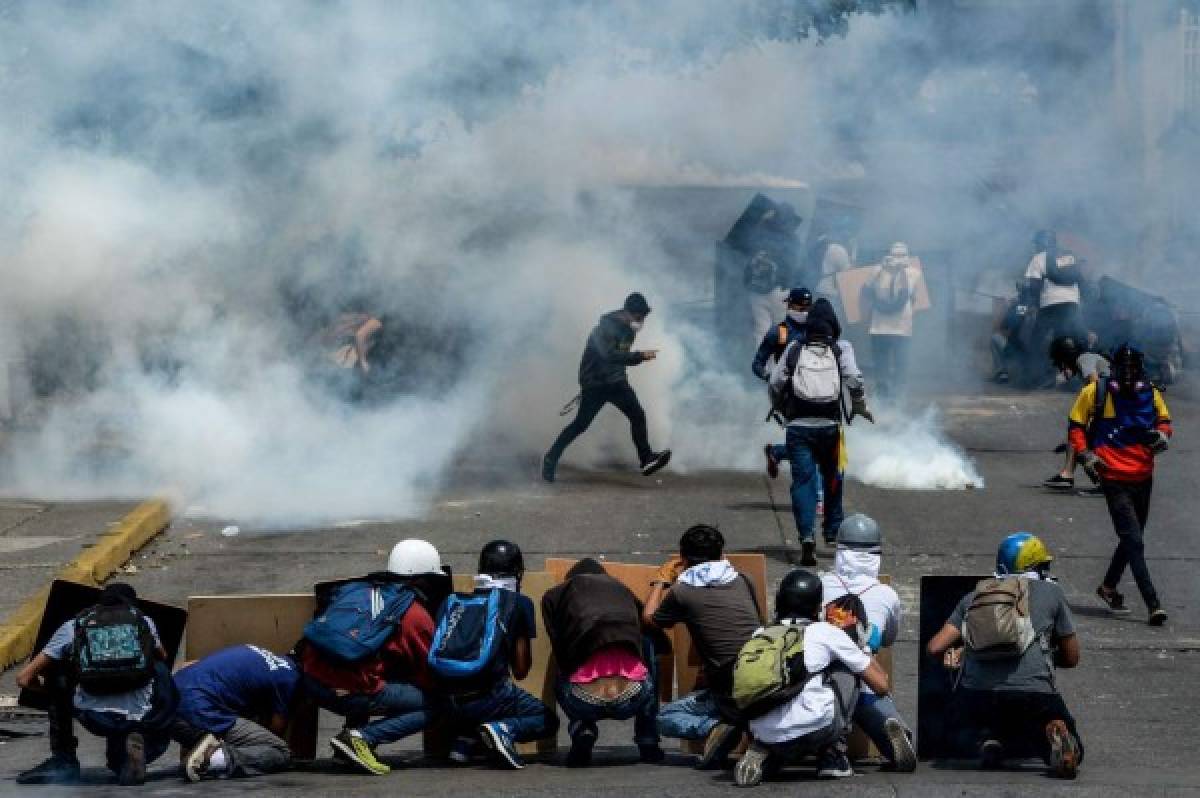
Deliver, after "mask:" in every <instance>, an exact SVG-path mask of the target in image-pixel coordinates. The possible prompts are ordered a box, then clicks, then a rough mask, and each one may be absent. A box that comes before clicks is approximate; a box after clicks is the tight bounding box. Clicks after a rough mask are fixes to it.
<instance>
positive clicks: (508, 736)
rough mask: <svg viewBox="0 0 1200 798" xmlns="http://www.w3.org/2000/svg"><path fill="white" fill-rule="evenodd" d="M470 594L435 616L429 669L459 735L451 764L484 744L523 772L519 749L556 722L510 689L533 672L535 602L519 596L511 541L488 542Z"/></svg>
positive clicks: (550, 732)
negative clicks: (476, 746)
mask: <svg viewBox="0 0 1200 798" xmlns="http://www.w3.org/2000/svg"><path fill="white" fill-rule="evenodd" d="M478 570H479V573H478V575H477V576H476V577H475V592H474V593H471V594H469V595H458V594H453V595H451V596H450V597H449V598H448V599H446V602H445V603H444V604H443V605H442V608H441V610H440V612H439V613H438V623H437V632H436V633H435V635H434V639H433V647H432V649H431V651H430V654H429V664H430V666H431V667H432V669H433V670H434V672H435V673H436V674H437V676H438V682H439V689H440V691H441V692H442V693H443V694H444V700H445V702H446V704H447V707H448V709H449V713H450V717H451V723H452V725H453V726H454V727H455V730H456V732H457V734H458V737H457V739H456V740H455V741H454V747H453V749H452V750H451V752H450V759H451V760H452V761H454V762H458V763H464V762H467V761H469V759H470V757H471V752H472V750H473V749H474V747H475V743H476V741H482V743H483V745H484V746H485V747H487V748H488V749H489V750H490V751H491V752H492V754H493V756H494V759H495V761H496V763H497V764H499V765H500V766H501V767H504V768H509V769H512V770H518V769H520V768H523V767H525V763H524V762H523V761H522V760H521V756H520V754H518V753H517V745H516V744H517V743H524V742H532V741H533V740H541V739H543V738H545V737H552V736H554V735H555V734H556V733H557V732H558V716H557V715H555V713H554V710H553V709H551V708H549V707H547V706H546V705H545V704H544V703H542V702H541V700H539V699H538V698H537V697H535V696H533V695H530V694H529V693H527V692H526V691H524V690H522V689H521V688H520V687H518V686H517V685H516V684H515V683H514V681H513V680H514V679H524V678H525V677H526V676H528V675H529V671H530V669H531V668H532V667H533V652H532V648H531V646H530V640H532V639H533V638H534V637H536V636H537V616H536V614H535V613H534V607H533V602H532V601H530V600H529V597H527V596H523V595H521V594H520V593H519V592H518V591H519V590H520V588H521V578H522V577H523V576H524V575H525V559H524V557H523V556H522V554H521V549H520V548H518V547H517V545H516V544H515V543H510V542H508V541H506V540H493V541H492V542H490V543H488V544H487V545H486V546H484V547H483V550H482V551H481V552H480V554H479V569H478Z"/></svg>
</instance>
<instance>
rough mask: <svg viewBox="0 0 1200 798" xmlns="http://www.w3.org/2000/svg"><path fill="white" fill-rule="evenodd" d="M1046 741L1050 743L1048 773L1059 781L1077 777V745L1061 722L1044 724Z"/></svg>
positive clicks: (1053, 721)
mask: <svg viewBox="0 0 1200 798" xmlns="http://www.w3.org/2000/svg"><path fill="white" fill-rule="evenodd" d="M1046 741H1047V742H1048V743H1050V773H1051V774H1052V775H1054V776H1057V777H1058V778H1060V779H1073V778H1075V777H1076V776H1078V775H1079V744H1078V743H1076V742H1075V737H1074V736H1073V735H1072V734H1071V732H1070V731H1069V730H1068V729H1067V724H1065V723H1063V722H1062V721H1061V720H1052V721H1050V722H1049V723H1047V724H1046Z"/></svg>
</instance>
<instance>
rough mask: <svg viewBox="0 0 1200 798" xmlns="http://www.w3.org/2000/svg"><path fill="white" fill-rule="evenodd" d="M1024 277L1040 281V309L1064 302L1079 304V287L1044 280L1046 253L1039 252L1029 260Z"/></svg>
mask: <svg viewBox="0 0 1200 798" xmlns="http://www.w3.org/2000/svg"><path fill="white" fill-rule="evenodd" d="M1025 277H1026V278H1028V279H1030V280H1041V281H1042V299H1041V304H1040V306H1041V307H1043V308H1044V307H1047V306H1049V305H1061V304H1063V303H1065V302H1074V303H1076V304H1079V285H1078V284H1075V285H1059V284H1058V283H1056V282H1053V281H1051V280H1047V279H1046V253H1045V252H1039V253H1038V254H1036V255H1034V256H1033V257H1032V258H1030V259H1029V266H1028V267H1027V268H1026V269H1025Z"/></svg>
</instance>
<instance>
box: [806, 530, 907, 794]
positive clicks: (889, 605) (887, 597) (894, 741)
mask: <svg viewBox="0 0 1200 798" xmlns="http://www.w3.org/2000/svg"><path fill="white" fill-rule="evenodd" d="M882 556H883V533H882V532H881V531H880V529H879V524H877V523H875V519H873V518H871V517H870V516H866V515H863V514H862V513H855V514H854V515H852V516H850V517H849V518H847V519H846V520H845V521H843V522H842V526H841V527H840V528H839V529H838V535H837V551H836V553H835V554H834V558H833V563H834V565H833V571H831V572H829V573H825V574H822V575H821V583H822V588H823V589H824V595H825V599H824V600H825V604H826V606H829V605H830V604H831V602H838V601H841V600H844V599H843V597H845V596H855V597H857V598H858V600H859V601H861V602H862V607H863V609H864V611H865V612H866V616H867V617H866V619H865V620H866V621H868V622H869V623H870V626H869V628H868V630H867V632H868V635H867V643H868V646H869V647H870V649H871V652H872V653H876V652H878V651H879V650H880V649H881V648H888V647H890V646H891V645H892V644H893V643H895V642H896V635H898V634H899V632H900V618H901V616H902V615H903V613H904V608H903V605H902V604H901V603H900V596H899V595H897V593H896V591H895V590H893V589H892V588H891V587H890V586H888V585H885V584H883V583H881V582H880V581H879V564H880V560H881V559H882ZM854 725H855V726H857V727H858V728H860V729H862V731H863V732H864V733H865V734H866V735H867V736H868V737H870V738H871V742H873V743H875V747H876V748H878V749H879V752H880V753H881V754H883V756H884V758H885V759H887V761H888V765H889V766H890V767H891V768H893V769H895V770H898V771H900V772H902V773H911V772H912V771H914V770H916V768H917V753H916V751H915V750H914V749H913V745H912V731H911V730H910V729H909V728H908V725H907V724H906V723H905V722H904V720H903V719H902V718H901V717H900V711H899V710H898V709H896V702H895V701H894V700H893V699H892V697H891V696H889V695H876V694H875V693H874V692H873V691H872V690H871V689H870V687H864V688H863V689H862V691H861V692H860V693H859V694H858V703H857V705H856V706H855V708H854Z"/></svg>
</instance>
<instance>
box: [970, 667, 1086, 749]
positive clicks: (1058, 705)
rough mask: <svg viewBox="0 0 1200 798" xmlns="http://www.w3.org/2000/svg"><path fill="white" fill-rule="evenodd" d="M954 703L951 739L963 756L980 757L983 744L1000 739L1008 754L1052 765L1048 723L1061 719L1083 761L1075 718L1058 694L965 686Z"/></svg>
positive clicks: (1081, 745) (1081, 746)
mask: <svg viewBox="0 0 1200 798" xmlns="http://www.w3.org/2000/svg"><path fill="white" fill-rule="evenodd" d="M1035 645H1036V644H1035ZM951 702H952V703H951V705H950V719H951V722H950V724H949V729H950V738H951V739H952V740H953V741H954V748H955V750H956V753H957V754H958V755H959V756H961V757H964V758H974V757H977V756H978V755H979V745H980V743H982V742H983V741H984V740H999V741H1000V743H1001V744H1002V745H1003V746H1004V751H1005V755H1006V756H1009V757H1023V756H1039V757H1041V758H1042V759H1043V760H1044V761H1045V762H1046V763H1047V764H1049V762H1050V741H1049V740H1047V739H1046V724H1047V723H1049V722H1050V721H1052V720H1061V721H1063V722H1064V723H1065V724H1066V725H1067V729H1068V730H1069V731H1070V732H1071V736H1072V737H1074V738H1075V741H1076V742H1077V743H1078V744H1079V761H1080V763H1082V762H1083V741H1082V740H1081V739H1079V732H1078V730H1077V729H1076V728H1075V718H1073V717H1071V713H1070V711H1069V710H1068V709H1067V705H1066V702H1064V701H1063V698H1062V696H1061V695H1059V694H1058V693H1024V692H1015V691H1009V690H967V689H962V690H957V691H956V692H955V693H954V696H953V698H952V699H951Z"/></svg>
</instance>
